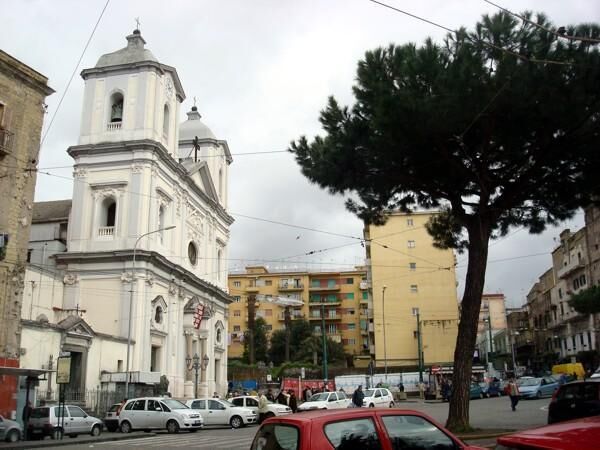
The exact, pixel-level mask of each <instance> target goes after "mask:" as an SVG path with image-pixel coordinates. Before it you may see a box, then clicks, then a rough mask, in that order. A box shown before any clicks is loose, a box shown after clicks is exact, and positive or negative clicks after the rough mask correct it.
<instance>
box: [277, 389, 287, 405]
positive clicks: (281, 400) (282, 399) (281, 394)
mask: <svg viewBox="0 0 600 450" xmlns="http://www.w3.org/2000/svg"><path fill="white" fill-rule="evenodd" d="M277 403H279V404H280V405H286V406H287V397H286V395H285V393H284V392H283V389H282V390H281V391H279V394H278V395H277Z"/></svg>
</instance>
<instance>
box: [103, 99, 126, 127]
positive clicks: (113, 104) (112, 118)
mask: <svg viewBox="0 0 600 450" xmlns="http://www.w3.org/2000/svg"><path fill="white" fill-rule="evenodd" d="M108 104H109V108H108V114H109V117H108V125H107V128H108V131H113V130H119V129H121V125H122V123H123V94H122V93H120V92H115V93H113V94H112V95H111V96H110V101H109V103H108Z"/></svg>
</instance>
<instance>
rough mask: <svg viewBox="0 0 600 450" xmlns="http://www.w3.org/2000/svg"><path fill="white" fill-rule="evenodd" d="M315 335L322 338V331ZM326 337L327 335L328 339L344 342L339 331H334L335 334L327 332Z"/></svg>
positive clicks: (316, 332)
mask: <svg viewBox="0 0 600 450" xmlns="http://www.w3.org/2000/svg"><path fill="white" fill-rule="evenodd" d="M314 335H315V336H322V334H321V330H318V331H317V330H315V332H314ZM326 335H327V337H328V338H329V339H331V340H332V341H334V342H342V335H341V334H339V333H338V332H337V331H334V332H330V331H327V332H326Z"/></svg>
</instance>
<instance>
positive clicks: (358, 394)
mask: <svg viewBox="0 0 600 450" xmlns="http://www.w3.org/2000/svg"><path fill="white" fill-rule="evenodd" d="M364 398H365V393H364V392H363V390H362V384H359V385H358V387H357V388H356V390H355V391H354V394H352V404H353V405H354V406H355V407H356V408H362V405H363V400H364Z"/></svg>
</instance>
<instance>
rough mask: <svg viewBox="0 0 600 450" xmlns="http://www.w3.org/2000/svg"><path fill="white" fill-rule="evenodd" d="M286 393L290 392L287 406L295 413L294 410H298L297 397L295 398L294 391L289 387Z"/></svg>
mask: <svg viewBox="0 0 600 450" xmlns="http://www.w3.org/2000/svg"><path fill="white" fill-rule="evenodd" d="M288 394H290V404H289V407H290V409H291V410H292V412H293V413H295V412H296V411H298V399H297V398H296V393H295V392H294V391H292V390H291V389H290V390H289V391H288Z"/></svg>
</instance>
